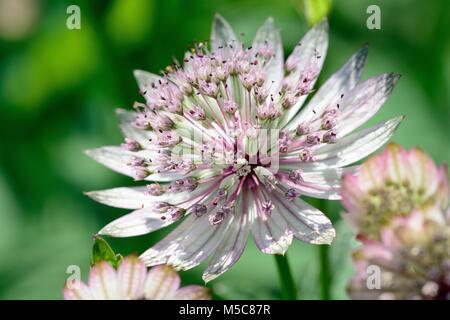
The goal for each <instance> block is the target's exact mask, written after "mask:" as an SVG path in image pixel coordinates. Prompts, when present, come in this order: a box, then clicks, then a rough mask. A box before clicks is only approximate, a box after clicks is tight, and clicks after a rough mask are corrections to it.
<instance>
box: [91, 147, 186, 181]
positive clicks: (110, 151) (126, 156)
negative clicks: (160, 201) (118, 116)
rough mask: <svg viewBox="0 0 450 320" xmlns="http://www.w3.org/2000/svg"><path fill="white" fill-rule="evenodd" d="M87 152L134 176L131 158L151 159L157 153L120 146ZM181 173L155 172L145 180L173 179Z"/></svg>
mask: <svg viewBox="0 0 450 320" xmlns="http://www.w3.org/2000/svg"><path fill="white" fill-rule="evenodd" d="M86 154H87V155H88V156H90V157H91V158H92V159H94V160H96V161H97V162H99V163H101V164H102V165H104V166H105V167H108V168H109V169H111V170H114V171H116V172H118V173H121V174H123V175H126V176H129V177H134V171H133V168H132V166H130V165H128V163H129V161H130V159H131V158H132V157H142V158H144V159H151V158H153V157H155V153H154V152H153V151H149V150H140V151H137V152H132V151H128V150H124V149H123V148H121V147H118V146H107V147H101V148H97V149H89V150H86ZM182 177H183V175H181V174H174V173H166V174H158V173H154V174H151V175H149V176H148V177H147V178H146V179H145V180H147V181H159V182H166V181H173V180H177V179H180V178H182Z"/></svg>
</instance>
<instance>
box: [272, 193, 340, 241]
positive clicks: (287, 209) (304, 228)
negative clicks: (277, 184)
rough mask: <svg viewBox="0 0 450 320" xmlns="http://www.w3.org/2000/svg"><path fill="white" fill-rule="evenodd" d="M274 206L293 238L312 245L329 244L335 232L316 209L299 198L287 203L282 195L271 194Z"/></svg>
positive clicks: (326, 219) (327, 220)
mask: <svg viewBox="0 0 450 320" xmlns="http://www.w3.org/2000/svg"><path fill="white" fill-rule="evenodd" d="M272 194H273V197H274V199H276V201H275V202H274V205H275V206H278V207H279V210H280V213H281V215H282V216H283V217H284V218H285V219H286V221H287V222H288V224H289V227H290V229H291V230H292V232H293V234H294V237H296V238H297V239H299V240H302V241H305V242H308V243H313V244H330V243H331V242H332V241H333V239H334V237H335V235H336V232H335V230H334V228H333V225H332V224H331V221H330V220H329V219H328V218H327V217H326V216H325V215H324V214H323V213H322V212H320V211H319V210H318V209H316V208H314V207H312V206H310V205H309V204H307V203H306V202H304V201H303V200H301V199H300V198H295V199H293V200H292V201H287V200H286V199H284V198H283V196H282V195H280V194H278V193H276V192H274V193H272Z"/></svg>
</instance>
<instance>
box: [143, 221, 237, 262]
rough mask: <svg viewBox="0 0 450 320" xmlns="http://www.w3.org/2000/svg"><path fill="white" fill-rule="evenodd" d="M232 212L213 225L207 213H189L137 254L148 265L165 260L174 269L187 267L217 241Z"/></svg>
mask: <svg viewBox="0 0 450 320" xmlns="http://www.w3.org/2000/svg"><path fill="white" fill-rule="evenodd" d="M232 221H233V216H232V215H229V216H227V217H226V218H225V219H224V220H223V221H222V222H221V223H220V224H219V225H216V226H213V225H211V223H210V222H209V220H208V214H205V215H203V216H201V217H196V216H195V215H189V216H188V217H187V218H186V219H185V220H184V221H183V223H182V224H181V225H180V226H178V227H177V228H176V229H175V230H174V231H172V232H171V233H170V234H169V235H168V236H166V237H165V238H164V239H163V240H161V241H160V242H158V243H157V244H156V245H155V246H153V247H152V248H150V249H148V250H147V251H146V252H144V253H143V254H142V255H141V259H143V260H144V261H145V263H146V264H147V265H148V266H154V265H158V264H168V265H171V266H173V267H174V268H175V269H176V270H187V269H190V268H193V267H195V266H197V265H199V264H200V263H201V262H202V261H204V260H205V259H206V258H207V257H208V256H209V255H210V254H211V253H212V252H213V251H214V250H215V249H216V248H217V246H218V245H219V243H220V242H221V241H222V239H223V236H224V233H225V231H226V230H227V228H228V227H229V225H230V223H231V222H232Z"/></svg>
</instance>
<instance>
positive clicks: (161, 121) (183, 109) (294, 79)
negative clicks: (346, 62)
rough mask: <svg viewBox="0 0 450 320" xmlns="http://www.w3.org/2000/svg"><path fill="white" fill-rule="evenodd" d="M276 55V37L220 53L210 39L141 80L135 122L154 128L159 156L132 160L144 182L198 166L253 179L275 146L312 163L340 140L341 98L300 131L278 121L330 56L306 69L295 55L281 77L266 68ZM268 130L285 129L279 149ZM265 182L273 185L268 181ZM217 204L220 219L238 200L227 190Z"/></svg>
mask: <svg viewBox="0 0 450 320" xmlns="http://www.w3.org/2000/svg"><path fill="white" fill-rule="evenodd" d="M274 58H275V50H274V48H272V47H271V45H270V44H269V43H268V42H265V43H264V44H262V45H259V46H258V48H254V47H244V46H243V45H242V44H241V43H240V42H238V41H233V42H231V43H228V44H226V45H223V46H219V47H218V48H216V49H215V50H214V51H210V50H208V48H207V46H206V44H205V43H198V44H197V45H195V46H194V48H192V49H191V50H190V51H189V52H188V53H187V54H186V55H185V58H184V61H183V62H184V66H182V65H181V64H180V63H179V62H178V61H174V63H173V65H171V66H169V67H167V68H166V69H165V70H164V71H163V74H162V76H161V77H155V80H154V81H151V82H149V83H146V84H144V85H142V84H141V88H140V89H141V94H142V96H143V97H144V98H145V103H135V106H134V107H135V110H136V116H135V119H134V121H133V122H132V125H133V126H134V127H135V128H136V129H137V130H144V131H146V132H147V133H148V136H149V137H150V138H149V142H150V143H151V144H152V145H154V150H158V156H156V157H154V158H152V159H148V158H143V157H141V156H134V157H132V158H130V159H129V161H128V163H127V164H128V165H130V166H131V167H132V168H133V172H134V173H135V178H136V180H144V179H146V178H147V177H149V176H150V175H151V174H153V173H174V172H175V173H182V174H184V175H187V174H191V173H192V174H193V173H194V172H195V171H196V169H207V168H213V169H217V172H219V173H218V174H219V175H220V174H221V175H223V177H226V176H228V175H230V174H235V175H236V176H238V177H239V179H241V180H242V179H248V181H251V180H254V179H258V178H260V177H258V175H255V174H254V172H253V169H254V168H255V167H257V166H270V161H267V162H266V163H265V164H263V157H262V156H261V155H260V154H268V153H269V152H270V153H271V154H270V155H271V156H277V157H279V158H280V162H283V161H285V162H286V163H288V162H293V161H300V162H309V161H314V150H315V149H316V148H317V147H319V146H320V145H321V144H324V143H335V142H336V139H337V135H338V133H337V132H336V130H335V127H336V124H337V122H338V118H339V101H337V102H336V103H334V104H333V105H330V106H329V107H328V108H326V109H325V111H323V112H321V113H320V114H316V112H315V111H313V112H314V116H313V117H312V118H311V120H309V121H308V122H304V123H300V124H299V125H298V126H297V127H296V128H294V129H289V130H287V129H283V128H282V127H278V123H279V122H280V121H281V120H282V119H283V116H284V115H285V113H286V112H287V111H288V110H289V109H290V108H293V107H294V106H296V104H297V103H300V102H299V101H300V100H301V99H300V98H301V97H302V96H305V95H307V94H309V93H311V92H312V91H313V85H314V83H315V80H316V78H317V76H318V73H319V69H320V67H319V60H320V59H323V58H322V57H321V56H320V55H319V54H318V53H317V52H316V53H315V56H314V58H313V59H312V61H310V62H309V63H308V64H307V65H306V67H305V68H304V69H302V70H297V68H296V65H297V64H298V61H295V59H294V58H290V59H288V60H287V62H286V64H285V77H284V79H283V80H282V82H281V83H275V82H273V81H270V80H269V78H268V75H267V74H266V68H265V67H266V66H267V65H268V64H269V63H271V62H272V60H273V59H274ZM274 88H275V89H276V90H274ZM341 98H342V96H341ZM262 130H278V131H277V132H278V133H277V141H276V146H277V148H276V150H274V148H273V142H272V143H271V144H270V146H266V147H265V146H264V143H261V142H262V140H263V138H262V137H261V135H260V132H261V131H262ZM193 132H197V133H200V134H201V139H200V141H197V140H196V139H195V137H193V136H192V134H193ZM251 143H253V145H255V144H256V145H257V149H258V150H257V156H255V157H254V158H255V159H256V160H254V162H251V161H250V159H251V157H250V155H249V154H248V152H247V151H246V149H245V147H248V145H249V144H251ZM122 147H123V148H124V149H126V150H128V151H131V152H139V151H140V150H142V149H143V147H142V146H141V145H140V144H139V143H138V142H137V141H135V140H133V139H130V138H127V139H126V140H125V142H124V143H123V144H122ZM261 148H263V149H264V150H261ZM179 151H181V152H182V153H183V154H179ZM251 176H254V177H253V178H252V177H251ZM272 177H273V179H275V181H273V187H274V188H276V189H277V190H278V191H280V192H281V193H282V194H283V195H284V196H285V198H286V199H288V200H292V199H294V198H296V197H297V196H298V195H299V193H298V191H297V190H295V188H286V187H284V186H282V185H279V184H277V181H276V179H277V178H279V177H278V176H276V175H273V176H272ZM289 179H290V180H289V181H290V182H291V183H292V184H294V185H295V183H301V175H300V173H299V172H293V173H291V174H289ZM202 182H203V181H199V180H198V179H196V178H195V177H194V176H191V177H187V178H186V179H182V180H177V181H175V182H174V183H172V184H170V185H168V186H164V185H159V184H150V185H149V186H148V193H149V194H151V195H154V196H159V195H162V194H164V193H166V192H191V191H193V190H194V189H195V188H196V187H197V185H198V184H199V183H202ZM261 182H262V183H263V184H266V185H267V184H269V185H270V182H268V181H261ZM270 189H272V187H269V188H268V190H270ZM225 191H226V190H225ZM219 198H220V197H219ZM216 200H217V199H216ZM215 208H216V209H215V214H213V215H211V217H213V218H211V219H210V222H211V223H212V224H214V225H215V224H218V223H220V221H222V220H223V218H224V217H225V216H226V215H227V214H228V213H230V212H232V210H233V201H232V200H231V201H230V199H227V196H226V195H225V198H224V199H218V200H217V205H216V206H215ZM263 209H264V210H265V212H267V213H270V212H271V211H272V209H273V204H272V203H264V204H263ZM164 210H165V211H164ZM171 210H172V211H174V212H175V213H173V212H169V211H170V210H169V209H168V207H167V205H166V206H164V205H162V206H161V209H160V211H161V212H164V214H165V215H164V217H167V216H170V217H171V218H177V217H178V216H180V210H174V209H172V208H171ZM191 211H192V212H193V213H194V214H195V215H197V216H201V215H203V214H204V213H206V212H210V211H211V208H210V207H209V206H208V205H206V204H200V203H198V204H196V205H194V206H193V207H192V208H191ZM167 212H169V214H168V215H167Z"/></svg>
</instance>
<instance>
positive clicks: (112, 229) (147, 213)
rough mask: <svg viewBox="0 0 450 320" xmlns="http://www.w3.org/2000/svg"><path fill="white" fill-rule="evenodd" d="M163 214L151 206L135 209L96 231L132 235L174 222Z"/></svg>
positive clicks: (104, 233) (114, 235)
mask: <svg viewBox="0 0 450 320" xmlns="http://www.w3.org/2000/svg"><path fill="white" fill-rule="evenodd" d="M163 216H164V215H163V214H160V213H156V212H155V211H154V210H153V208H151V207H149V208H144V209H140V210H136V211H133V212H131V213H129V214H127V215H124V216H123V217H120V218H119V219H116V220H114V221H113V222H110V223H109V224H107V225H106V226H105V227H103V228H102V229H101V230H100V231H99V232H98V233H99V234H101V235H108V236H111V237H119V238H122V237H133V236H139V235H143V234H147V233H150V232H153V231H155V230H158V229H161V228H163V227H166V226H168V225H170V224H172V223H173V222H175V221H174V220H173V219H170V218H166V219H164V218H163ZM163 219H164V220H163Z"/></svg>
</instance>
